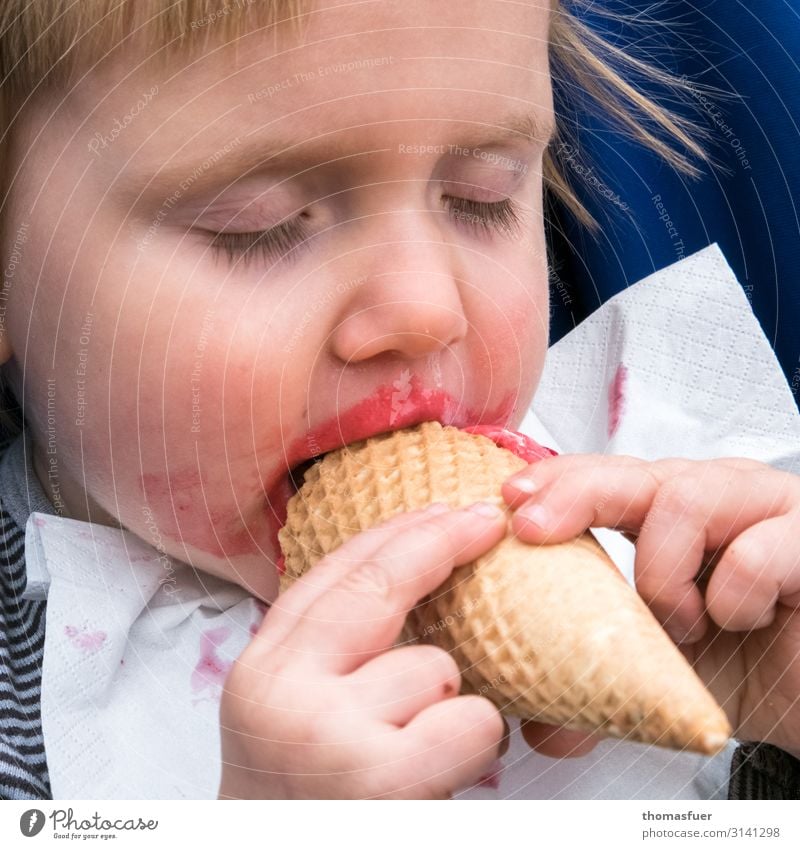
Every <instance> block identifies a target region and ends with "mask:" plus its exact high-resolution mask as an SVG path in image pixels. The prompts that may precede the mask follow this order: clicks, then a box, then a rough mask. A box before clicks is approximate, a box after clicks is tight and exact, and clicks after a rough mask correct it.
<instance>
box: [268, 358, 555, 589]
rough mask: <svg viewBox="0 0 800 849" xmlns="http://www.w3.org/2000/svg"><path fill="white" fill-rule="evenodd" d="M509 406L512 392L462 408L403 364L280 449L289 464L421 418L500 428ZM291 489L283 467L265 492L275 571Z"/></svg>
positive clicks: (279, 562)
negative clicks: (485, 405)
mask: <svg viewBox="0 0 800 849" xmlns="http://www.w3.org/2000/svg"><path fill="white" fill-rule="evenodd" d="M512 411H513V396H512V394H511V393H508V394H507V395H506V396H505V397H504V398H503V399H502V400H501V401H500V402H499V403H498V405H497V406H496V408H495V409H493V410H490V411H486V410H485V409H483V410H482V411H478V410H476V409H470V408H467V409H462V405H461V404H460V403H459V402H458V400H457V399H455V398H454V397H453V396H452V395H450V393H448V392H446V391H444V390H442V389H433V388H427V387H426V386H425V385H424V384H423V381H422V379H421V378H420V377H419V375H416V374H412V373H411V371H410V370H408V369H405V370H403V372H402V373H401V375H400V376H399V377H398V378H397V379H396V380H394V381H392V382H389V383H386V384H383V385H382V386H379V387H378V388H377V389H376V390H375V392H373V393H372V395H370V396H368V397H366V398H364V399H363V400H361V401H359V402H358V403H357V404H355V405H354V406H352V407H350V408H349V409H347V410H345V411H342V412H340V413H338V414H337V415H335V416H333V417H331V418H330V419H328V420H327V421H325V422H323V423H322V424H321V425H319V426H317V427H316V428H314V429H312V430H310V431H309V432H308V433H307V434H306V435H305V436H303V437H300V438H299V439H296V440H295V441H294V442H292V443H291V444H290V446H289V449H288V450H287V451H286V452H285V457H284V459H285V462H286V463H287V465H288V466H289V467H294V466H296V465H298V464H299V463H301V462H302V461H305V460H307V459H309V458H311V457H316V456H320V455H322V454H325V453H327V452H328V451H331V450H334V449H336V448H340V447H342V446H343V445H349V444H351V443H353V442H359V441H361V440H362V439H367V438H369V437H371V436H375V435H377V434H380V433H386V432H388V431H394V430H400V429H402V428H406V427H412V426H414V425H416V424H419V423H421V422H425V421H438V422H440V423H441V424H442V425H452V426H453V427H465V426H466V425H467V423H468V422H481V421H486V420H488V421H490V422H494V424H492V425H487V426H486V427H489V428H490V429H491V430H493V431H494V430H503V428H502V426H501V425H499V424H497V423H498V422H506V421H508V419H509V418H510V416H511V413H512ZM508 433H513V432H512V431H508ZM531 442H532V440H531ZM534 444H535V443H534ZM540 450H545V451H547V450H548V449H541V448H540ZM541 456H549V455H548V454H545V455H541ZM294 493H295V488H294V486H293V484H292V483H291V482H290V480H289V476H288V469H284V470H283V474H281V475H280V476H279V477H278V478H277V480H275V481H274V482H273V483H272V485H271V486H270V487H269V488H268V490H267V493H266V495H267V499H266V501H267V519H268V521H269V523H270V525H271V533H272V539H273V542H274V549H275V551H276V552H277V553H278V558H277V563H276V568H277V570H278V572H279V573H282V572H283V571H284V570H285V566H284V564H283V558H282V556H280V546H279V543H278V531H279V530H280V529H281V528H282V527H283V526H284V525H285V524H286V506H287V503H288V501H289V499H290V498H291V497H292V496H293V495H294Z"/></svg>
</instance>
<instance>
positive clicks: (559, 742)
mask: <svg viewBox="0 0 800 849" xmlns="http://www.w3.org/2000/svg"><path fill="white" fill-rule="evenodd" d="M519 727H520V730H521V731H522V736H523V738H524V740H525V742H526V743H527V744H528V745H529V746H530V747H531V748H532V749H535V750H536V751H537V752H538V753H539V754H540V755H547V757H548V758H579V757H582V756H583V755H588V754H589V752H591V751H592V749H594V747H595V746H596V745H597V744H598V743H599V742H600V741H601V740H602V739H603V738H602V737H600V736H599V735H597V734H589V733H587V732H584V731H571V730H570V729H568V728H560V727H558V726H556V725H545V723H543V722H533V721H528V722H522V723H520V726H519Z"/></svg>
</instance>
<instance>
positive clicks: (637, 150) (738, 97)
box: [550, 0, 800, 399]
mask: <svg viewBox="0 0 800 849" xmlns="http://www.w3.org/2000/svg"><path fill="white" fill-rule="evenodd" d="M603 5H604V6H605V8H608V9H612V10H618V11H622V12H625V13H628V14H630V13H631V11H634V12H640V13H641V15H642V17H641V19H640V20H639V22H638V23H636V25H635V27H631V26H627V25H626V26H625V27H624V28H623V27H621V26H620V25H618V24H616V23H609V22H608V21H604V20H603V19H602V18H600V17H594V18H592V19H591V20H590V21H589V22H590V23H591V24H592V26H593V27H594V28H595V29H596V30H600V31H602V32H603V34H604V35H605V36H606V37H607V38H608V39H609V40H611V41H612V42H614V43H617V44H624V43H626V42H627V41H630V40H631V39H633V40H635V42H636V50H637V51H638V54H637V55H639V56H640V57H642V58H646V57H649V60H650V61H652V60H653V59H655V60H657V63H659V64H661V65H662V66H663V67H665V68H667V69H669V70H670V71H672V72H673V73H675V74H677V75H678V76H680V75H686V77H687V78H689V80H693V81H697V82H700V83H703V84H705V85H711V86H715V87H717V88H719V89H723V90H724V91H726V92H728V93H729V94H728V96H726V97H723V96H717V95H707V94H706V95H704V97H705V101H702V100H701V99H700V97H699V96H697V95H689V96H688V97H687V102H686V103H682V104H677V106H678V108H677V110H676V111H679V112H680V113H681V114H684V115H686V116H687V117H690V118H692V119H694V120H695V121H697V122H698V123H700V124H701V125H703V126H706V127H707V128H708V130H709V133H710V140H709V143H707V144H706V149H707V150H708V151H709V153H710V154H711V155H712V157H713V159H714V161H715V163H716V164H717V165H721V166H724V168H726V169H727V171H723V170H721V169H720V168H718V167H715V168H709V167H706V166H703V167H704V171H705V173H704V176H703V178H702V180H700V181H692V180H690V179H688V178H686V177H682V176H680V175H678V174H676V173H675V172H674V171H673V170H672V169H671V168H669V167H668V166H665V165H663V164H662V163H660V162H659V161H658V159H657V158H656V157H655V156H653V155H652V154H649V153H647V152H645V151H643V150H642V149H641V147H640V146H637V145H635V144H632V143H631V142H630V141H628V140H626V139H625V138H624V137H623V134H621V133H620V132H619V130H617V129H613V128H611V127H610V126H609V125H608V123H607V122H604V120H603V118H602V117H601V116H598V115H596V114H595V115H594V116H592V115H591V114H586V113H582V114H581V116H580V126H579V128H578V129H577V130H576V132H577V140H578V143H577V144H576V145H575V149H576V151H577V152H578V153H579V154H580V156H581V158H582V159H586V160H587V161H588V163H589V164H591V166H592V168H593V171H592V175H593V181H594V182H595V186H596V185H597V183H598V182H600V183H601V185H602V186H604V187H607V188H606V189H605V193H606V194H607V195H611V196H613V195H617V196H618V198H619V200H618V201H615V200H609V199H608V198H607V197H599V196H598V193H597V191H596V188H595V190H592V189H591V188H590V187H589V186H588V185H587V181H586V180H585V179H575V180H573V183H574V185H575V187H576V188H577V190H578V193H579V195H580V196H581V198H582V200H583V201H584V202H585V203H586V205H587V206H588V207H589V209H590V210H591V211H592V212H593V214H594V215H595V216H596V217H597V219H598V221H599V222H600V225H601V230H600V232H599V234H597V235H596V236H594V237H593V236H592V235H591V234H589V233H587V232H585V231H584V230H583V229H582V228H581V227H580V226H579V225H577V224H576V223H575V222H574V221H572V220H571V218H570V216H569V215H568V214H566V213H565V212H564V211H563V210H560V209H559V208H558V207H557V208H556V212H557V214H556V216H555V218H554V219H553V222H552V225H551V228H550V236H551V245H552V248H553V256H554V258H555V264H554V272H555V274H554V275H553V280H551V284H552V283H553V282H554V281H555V282H556V283H557V285H556V286H554V287H553V289H552V291H551V298H552V304H553V307H552V309H553V315H552V331H551V336H552V341H555V340H556V339H558V338H559V337H560V336H561V335H563V334H564V333H565V332H566V331H567V330H569V329H570V328H572V327H573V326H574V325H575V324H577V323H578V322H580V321H581V320H582V319H584V318H585V317H586V316H587V315H588V314H589V313H590V312H592V311H593V310H594V309H596V308H597V307H598V306H599V304H600V303H602V302H603V301H604V300H606V299H607V298H609V297H610V296H611V295H613V294H615V293H616V292H619V291H620V290H622V289H624V288H625V287H626V286H629V285H631V284H632V283H635V282H636V281H637V280H639V279H640V278H642V277H645V276H646V275H648V274H650V273H651V272H653V271H655V270H657V269H659V268H663V267H664V266H666V265H669V264H670V263H672V262H675V261H676V260H678V259H680V258H681V257H682V256H688V255H689V254H691V253H693V252H694V251H696V250H699V249H700V248H702V247H704V246H705V245H707V244H710V243H711V242H719V244H720V246H721V248H722V250H723V252H724V254H725V256H726V257H727V259H728V262H729V263H730V264H731V266H732V267H733V269H734V271H735V272H736V274H737V276H738V278H739V281H740V282H741V284H742V286H743V287H744V289H745V292H746V294H747V296H748V298H749V299H750V301H751V303H752V306H753V309H754V311H755V313H756V315H757V316H758V319H759V321H760V322H761V326H762V327H763V329H764V332H765V334H766V335H767V337H768V339H769V341H770V342H771V343H772V345H773V348H774V349H775V351H776V353H777V355H778V358H779V359H780V362H781V365H782V366H783V369H784V372H785V374H786V377H787V380H788V381H789V384H790V386H792V389H793V392H794V395H795V399H798V398H799V397H800V212H799V210H798V206H799V205H800V197H797V195H798V189H800V130H799V129H798V128H799V127H800V2H798V0H750V2H740V0H695V2H693V3H692V2H683V1H682V0H667V2H662V3H660V4H653V3H649V2H642V0H628V2H620V1H619V0H609V2H606V3H604V4H603ZM653 21H660V22H661V23H662V25H660V26H659V25H656V24H655V23H653ZM556 91H557V92H558V81H557V80H556ZM650 93H651V94H653V95H655V96H657V97H663V96H664V92H663V91H661V92H659V91H658V90H657V89H654V88H652V87H651V88H650ZM567 96H568V97H569V96H571V97H573V99H574V92H573V93H571V94H568V95H567ZM670 104H671V105H672V106H673V108H675V106H676V104H675V102H674V98H672V99H671V100H670ZM658 196H660V200H659V199H658ZM623 204H624V205H625V206H627V207H628V208H629V209H628V211H627V212H626V211H625V209H624V208H623ZM670 223H671V226H670Z"/></svg>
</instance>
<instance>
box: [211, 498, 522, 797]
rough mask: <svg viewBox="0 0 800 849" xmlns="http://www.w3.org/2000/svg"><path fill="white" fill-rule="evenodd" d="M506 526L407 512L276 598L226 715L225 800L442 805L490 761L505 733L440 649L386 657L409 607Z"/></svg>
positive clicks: (228, 696)
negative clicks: (437, 801)
mask: <svg viewBox="0 0 800 849" xmlns="http://www.w3.org/2000/svg"><path fill="white" fill-rule="evenodd" d="M505 530H506V520H505V518H504V517H503V514H502V513H500V511H497V513H496V516H495V517H494V518H491V517H488V518H487V517H484V516H482V515H479V514H478V513H476V512H472V511H470V510H449V509H448V508H446V507H444V508H443V509H442V510H440V511H439V512H432V511H431V510H430V509H429V510H428V511H415V512H413V513H402V514H399V515H397V516H394V517H393V518H392V519H390V520H389V521H387V522H384V523H383V524H382V525H379V526H377V527H375V528H372V529H370V530H368V531H365V532H364V533H361V534H358V535H357V536H355V537H353V538H351V539H350V540H348V542H346V543H345V544H344V545H342V546H341V547H340V548H338V549H337V550H336V551H335V552H333V553H332V554H329V555H328V556H327V557H325V558H324V559H323V560H321V561H320V563H319V564H317V565H316V566H315V567H314V568H313V569H312V570H310V571H309V572H308V573H307V574H306V575H304V576H303V577H302V578H301V579H299V580H298V581H297V582H296V583H295V584H294V585H292V587H291V588H290V589H289V590H288V591H287V592H285V593H283V594H282V595H280V596H279V597H278V599H277V600H276V602H275V603H274V604H273V606H272V608H271V610H270V611H269V613H268V614H267V616H266V617H265V619H264V623H263V625H262V626H261V629H260V630H259V632H258V634H257V635H256V637H255V639H254V640H253V642H252V643H251V644H250V645H249V646H248V647H247V648H246V649H245V651H244V652H243V654H242V655H241V657H240V658H239V660H238V661H237V662H236V664H235V665H234V667H233V669H232V671H231V673H230V675H229V677H228V680H227V682H226V684H225V692H224V694H223V698H222V705H221V724H222V759H223V771H222V782H221V786H220V796H222V797H228V798H230V797H235V798H261V799H299V798H305V799H309V798H311V799H326V798H327V799H330V798H337V799H341V798H444V797H447V796H448V795H449V794H450V793H452V792H453V791H455V790H457V789H459V788H461V787H464V786H466V785H469V784H471V783H474V782H475V781H477V780H478V778H479V777H480V776H481V775H482V773H483V772H485V771H486V769H487V767H488V766H489V765H490V764H491V763H492V761H493V760H494V758H496V757H497V754H498V747H499V746H500V744H501V740H502V738H503V732H504V723H503V720H502V718H501V716H500V714H499V713H498V711H497V709H496V708H495V707H494V706H493V705H492V704H491V702H490V701H489V700H488V699H485V698H483V697H481V696H459V695H458V692H459V689H460V674H459V671H458V669H457V667H456V664H455V661H453V660H452V658H451V657H450V655H448V654H447V653H446V652H445V651H443V650H442V649H439V648H436V647H434V646H428V645H418V646H404V647H401V648H395V649H392V645H393V644H394V642H395V640H396V639H397V637H398V636H399V634H400V632H401V629H402V626H403V622H404V620H405V617H406V614H407V613H408V611H409V610H410V609H411V608H412V607H413V606H414V605H415V604H416V603H417V602H418V601H419V600H420V599H421V598H423V597H424V596H425V595H426V594H427V593H429V592H431V591H433V590H434V589H435V588H436V587H438V586H439V585H440V584H441V583H442V582H443V581H444V580H446V579H447V577H448V576H449V574H450V572H451V571H452V570H453V568H454V567H455V566H458V565H462V564H465V563H468V562H469V561H470V560H473V559H474V558H476V557H478V556H480V555H481V554H483V553H484V552H486V551H488V550H489V549H490V548H492V546H494V545H496V544H497V543H498V542H499V541H500V539H502V537H503V534H504V532H505Z"/></svg>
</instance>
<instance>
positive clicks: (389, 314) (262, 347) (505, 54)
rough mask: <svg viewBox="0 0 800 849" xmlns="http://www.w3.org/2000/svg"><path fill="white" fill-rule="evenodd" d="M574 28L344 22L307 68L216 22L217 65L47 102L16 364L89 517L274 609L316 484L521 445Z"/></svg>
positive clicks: (28, 186)
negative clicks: (379, 467)
mask: <svg viewBox="0 0 800 849" xmlns="http://www.w3.org/2000/svg"><path fill="white" fill-rule="evenodd" d="M547 6H548V4H547V3H546V2H530V3H524V4H519V3H507V2H486V0H461V2H459V3H456V4H450V3H430V2H429V0H413V2H407V3H402V4H397V3H395V2H392V0H386V2H375V3H367V4H363V5H359V4H357V5H355V6H353V5H351V4H347V5H344V6H342V7H341V9H339V10H337V9H336V8H335V6H334V4H333V3H330V2H327V0H326V2H320V3H318V4H317V9H318V11H317V12H315V13H314V14H313V15H312V16H311V19H310V26H309V29H308V32H307V36H306V38H305V39H304V41H303V43H302V44H299V43H297V42H296V41H290V40H288V38H286V37H281V39H280V40H279V41H278V42H277V43H273V40H272V38H271V35H270V34H269V33H266V34H265V33H263V32H262V33H253V34H251V35H249V36H248V37H246V38H244V39H242V40H240V41H239V42H238V43H237V44H236V45H235V46H224V47H219V48H217V47H216V44H215V42H214V41H213V28H214V26H215V25H216V24H215V23H214V22H212V21H209V22H198V27H197V28H198V29H200V28H205V27H207V28H208V29H209V30H210V32H209V35H210V36H211V38H212V41H211V43H210V44H211V46H210V47H209V49H208V50H207V51H206V54H205V55H204V56H203V57H202V58H200V59H198V60H197V61H195V62H190V61H189V60H188V59H187V58H186V56H184V55H182V54H181V53H180V52H178V51H177V50H176V51H175V60H174V62H173V65H172V68H171V70H170V72H169V73H167V72H163V71H162V72H158V71H156V69H155V68H154V67H151V66H150V65H149V64H148V63H144V64H141V65H140V66H139V67H138V68H137V67H136V66H137V65H138V64H139V58H135V56H134V54H133V53H128V55H127V56H126V57H124V61H119V62H118V63H117V64H116V65H115V66H113V67H111V68H102V69H100V70H97V71H94V72H92V73H89V74H88V75H87V76H86V77H85V79H84V80H83V81H82V82H81V83H80V84H79V85H78V86H77V88H76V89H75V90H74V91H73V92H72V93H71V94H70V95H69V96H67V95H66V94H65V93H62V94H55V93H50V94H48V95H47V96H41V97H39V98H38V99H37V101H36V102H35V103H34V105H33V107H32V108H31V109H30V112H29V115H28V116H27V117H26V119H25V122H24V124H23V127H22V129H21V131H19V132H18V133H17V135H16V137H15V139H14V148H13V151H12V155H13V160H12V163H13V168H12V169H10V170H9V172H8V173H9V174H12V173H14V170H15V169H17V168H19V172H18V173H17V176H16V179H15V182H14V186H13V190H12V195H11V202H10V207H7V209H8V213H7V214H8V216H9V217H8V218H6V222H7V223H6V227H5V239H6V244H5V246H4V247H5V249H6V255H8V254H9V252H10V251H11V250H12V249H13V245H12V243H13V241H14V239H15V238H16V235H17V233H16V228H17V227H19V226H21V225H22V224H23V223H26V230H25V238H24V245H23V247H22V257H23V258H22V262H21V263H20V264H19V266H18V268H17V271H16V276H15V277H14V280H13V287H12V290H11V292H10V305H11V306H10V308H9V311H8V315H7V316H6V325H7V329H8V333H7V334H5V335H4V336H3V342H2V345H3V346H4V347H3V348H2V350H3V352H4V355H5V357H9V356H11V355H12V354H13V357H14V359H13V360H12V361H11V363H9V367H10V368H9V373H10V377H11V379H12V381H13V382H15V383H16V385H17V386H18V387H21V386H22V384H23V382H24V392H25V411H26V416H27V418H28V420H29V424H30V426H31V430H32V436H33V440H34V444H35V463H36V469H37V474H38V476H39V478H40V479H41V480H42V482H43V483H45V489H46V491H48V492H49V493H50V494H51V496H52V497H54V499H55V501H56V506H57V507H59V506H60V504H59V500H60V501H61V502H63V504H64V505H65V507H64V511H65V515H71V516H74V517H77V518H84V519H85V518H89V517H91V518H92V520H94V521H102V522H105V523H109V524H114V523H119V524H121V525H123V526H124V527H127V528H128V529H130V530H131V531H133V532H135V533H136V534H138V535H139V536H140V537H142V538H143V539H144V540H146V541H148V542H150V543H152V544H154V545H159V544H163V547H164V549H165V550H166V551H167V552H168V553H169V554H171V555H173V556H175V557H177V558H178V559H180V560H185V561H188V562H191V563H192V564H193V565H195V566H196V567H197V568H199V569H202V570H205V571H208V572H211V573H215V574H217V575H221V576H224V577H227V578H230V579H232V580H235V581H237V582H238V583H240V584H242V585H243V586H246V587H247V588H248V589H249V590H250V591H251V592H253V593H255V594H257V595H261V596H262V597H265V598H268V597H271V596H273V595H274V593H275V591H276V587H277V578H276V574H275V569H274V568H273V566H272V564H271V562H270V560H273V561H274V560H275V558H276V557H277V554H278V551H277V549H276V532H277V526H278V524H279V523H280V520H281V519H282V517H283V515H285V502H286V499H287V497H288V494H289V490H288V480H287V468H288V467H289V466H294V465H296V464H298V463H299V462H301V461H302V460H305V459H307V458H309V457H310V456H313V455H315V454H319V453H321V452H323V451H326V450H329V449H331V448H333V447H336V446H338V445H341V444H343V443H345V442H350V441H353V440H355V439H359V438H362V437H365V436H367V435H370V434H372V433H378V432H381V431H385V430H391V429H396V428H399V427H403V426H406V425H409V424H413V423H415V422H418V421H422V420H428V419H438V420H440V421H441V422H443V423H445V424H448V423H451V424H455V425H460V426H463V425H467V424H471V423H498V424H503V425H507V426H510V427H514V426H516V425H518V424H519V422H520V421H521V419H522V417H523V415H524V413H525V411H526V410H527V408H528V406H529V403H530V401H531V398H532V395H533V392H534V389H535V387H536V384H537V382H538V379H539V375H540V371H541V367H542V363H543V359H544V353H545V349H546V344H547V283H546V281H547V274H546V264H545V258H544V256H545V249H544V234H543V222H542V178H541V161H542V154H543V150H544V143H545V141H546V136H547V134H548V133H549V130H550V127H551V125H552V119H553V116H552V102H551V92H550V79H549V74H548V65H547V24H548V12H547ZM525 128H530V129H531V130H534V128H537V129H535V132H536V134H537V136H536V137H535V138H531V137H529V135H528V134H527V132H526V129H525ZM506 198H511V203H513V205H514V206H515V207H516V210H517V212H516V214H517V215H518V217H519V219H520V223H519V228H518V230H517V231H516V232H514V233H509V232H505V231H504V230H503V222H504V221H507V220H508V218H509V216H510V214H511V213H510V212H509V204H508V201H505V200H504V199H506ZM272 228H275V229H272ZM270 229H272V232H271V234H270V235H269V236H264V237H262V238H261V239H260V241H258V242H257V243H256V244H252V242H253V241H254V238H250V237H248V236H246V235H239V236H238V237H236V236H235V235H232V234H237V233H238V234H247V233H254V232H257V231H265V230H270ZM219 232H226V233H227V234H229V235H228V236H227V237H223V238H219V237H217V239H216V243H215V237H214V235H213V234H214V233H219ZM303 239H305V241H303ZM301 241H302V244H300V242H301ZM248 245H249V249H248ZM245 251H248V252H246V253H245ZM23 365H24V380H23ZM51 379H52V381H53V382H51V383H48V380H51ZM48 393H49V396H50V397H48ZM49 405H50V406H49ZM53 451H55V452H56V453H53ZM49 484H56V485H57V487H58V488H57V490H55V489H53V488H52V487H48V485H49Z"/></svg>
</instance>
